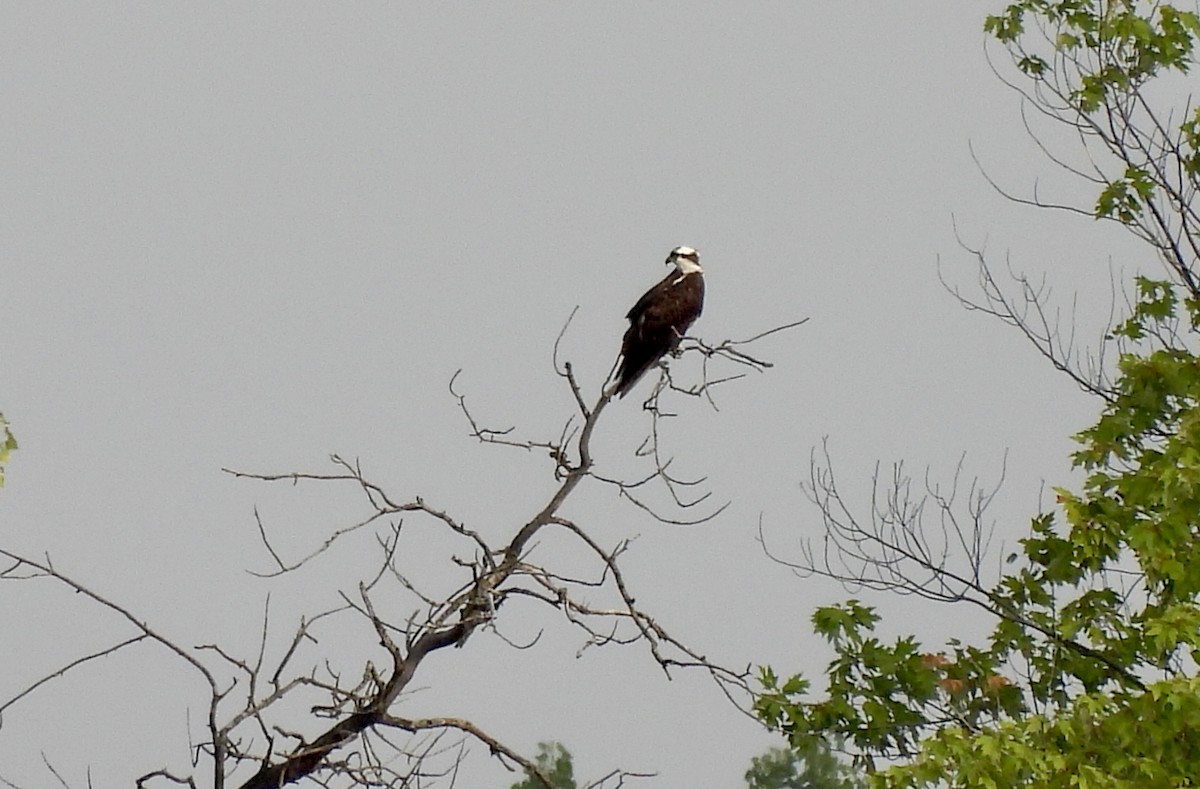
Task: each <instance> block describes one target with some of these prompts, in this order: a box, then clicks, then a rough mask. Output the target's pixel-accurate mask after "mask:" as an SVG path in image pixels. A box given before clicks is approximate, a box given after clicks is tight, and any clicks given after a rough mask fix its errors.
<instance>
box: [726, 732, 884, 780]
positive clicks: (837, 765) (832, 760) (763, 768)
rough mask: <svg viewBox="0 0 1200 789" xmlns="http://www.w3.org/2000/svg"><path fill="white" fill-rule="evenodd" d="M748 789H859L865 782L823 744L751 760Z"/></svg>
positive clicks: (775, 751) (773, 751)
mask: <svg viewBox="0 0 1200 789" xmlns="http://www.w3.org/2000/svg"><path fill="white" fill-rule="evenodd" d="M745 777H746V787H747V789H858V788H859V787H861V786H862V781H861V779H860V778H859V777H858V775H857V774H856V773H855V772H854V771H853V770H851V769H850V768H849V767H848V766H847V765H845V764H843V763H842V762H840V761H838V758H837V757H836V756H834V755H833V753H832V752H831V751H830V750H829V747H828V746H827V745H825V743H824V742H823V741H820V740H813V741H812V742H810V743H808V745H806V746H805V747H804V748H803V749H799V750H797V749H790V748H771V749H770V750H768V751H767V752H766V753H764V754H763V755H762V756H755V757H754V758H753V759H751V760H750V769H749V770H747V771H746V776H745Z"/></svg>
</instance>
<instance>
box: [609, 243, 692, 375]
mask: <svg viewBox="0 0 1200 789" xmlns="http://www.w3.org/2000/svg"><path fill="white" fill-rule="evenodd" d="M666 262H667V263H668V264H671V265H674V267H675V268H674V269H673V270H672V271H671V273H670V274H668V275H667V276H666V277H664V278H663V280H662V282H659V283H658V284H657V285H655V286H654V287H652V288H650V290H648V291H646V293H645V295H643V296H642V297H641V298H640V299H638V301H637V304H634V305H633V309H631V310H630V311H629V314H628V315H626V316H625V317H627V318H628V319H629V329H628V330H627V331H626V332H625V339H624V341H623V342H622V343H621V361H620V366H619V367H618V369H617V380H616V384H615V385H614V386H613V390H612V394H615V395H617V396H618V397H624V396H625V394H626V392H628V391H629V390H630V389H632V388H633V385H634V384H636V383H637V382H638V380H639V379H640V378H641V377H642V376H643V375H645V374H646V371H647V370H649V369H650V368H651V367H653V366H654V365H655V364H657V363H658V360H659V359H661V358H662V357H663V356H665V355H666V354H668V353H671V352H672V351H674V350H675V349H676V348H677V347H678V346H679V341H680V339H682V338H683V335H684V334H685V333H686V332H687V330H688V327H690V326H691V325H692V323H693V322H694V321H695V320H696V318H699V317H700V311H701V310H702V309H703V308H704V269H702V268H700V253H699V252H697V251H696V250H694V249H692V248H691V247H675V248H674V249H672V250H671V254H669V255H667V261H666Z"/></svg>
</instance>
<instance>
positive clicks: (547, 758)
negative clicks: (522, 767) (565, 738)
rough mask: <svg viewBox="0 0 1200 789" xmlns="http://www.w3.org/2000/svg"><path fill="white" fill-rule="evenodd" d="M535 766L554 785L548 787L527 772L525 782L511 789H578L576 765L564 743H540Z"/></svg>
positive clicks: (514, 785) (516, 784)
mask: <svg viewBox="0 0 1200 789" xmlns="http://www.w3.org/2000/svg"><path fill="white" fill-rule="evenodd" d="M534 764H536V765H537V767H538V769H539V770H541V771H542V773H543V774H545V776H546V777H547V778H549V779H550V782H551V783H552V784H553V785H552V786H546V785H545V783H543V782H542V781H541V780H540V779H538V778H537V776H535V775H533V774H532V773H530V772H528V771H526V777H525V780H524V781H521V782H520V783H515V784H513V785H512V786H511V787H510V789H576V786H575V765H574V763H573V762H572V761H571V752H570V751H568V750H567V749H566V748H564V747H563V745H562V743H558V742H539V743H538V753H537V757H536V758H535V759H534Z"/></svg>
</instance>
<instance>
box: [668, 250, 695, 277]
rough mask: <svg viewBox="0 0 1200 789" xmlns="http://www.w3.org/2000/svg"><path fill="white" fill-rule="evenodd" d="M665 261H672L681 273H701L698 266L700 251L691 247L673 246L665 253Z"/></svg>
mask: <svg viewBox="0 0 1200 789" xmlns="http://www.w3.org/2000/svg"><path fill="white" fill-rule="evenodd" d="M667 262H668V263H674V264H675V268H677V269H678V270H679V271H680V273H682V274H703V273H704V269H702V268H700V253H699V252H697V251H696V250H695V249H692V248H691V247H675V248H674V249H672V250H671V254H669V255H667Z"/></svg>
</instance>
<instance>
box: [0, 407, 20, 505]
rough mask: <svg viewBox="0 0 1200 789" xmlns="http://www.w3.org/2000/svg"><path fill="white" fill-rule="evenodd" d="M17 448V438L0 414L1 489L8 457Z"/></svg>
mask: <svg viewBox="0 0 1200 789" xmlns="http://www.w3.org/2000/svg"><path fill="white" fill-rule="evenodd" d="M16 448H17V439H16V436H14V435H13V434H12V431H11V430H9V428H8V420H6V419H5V418H4V414H0V488H2V487H4V466H5V464H6V463H8V456H9V455H10V454H12V451H13V450H14V449H16Z"/></svg>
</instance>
